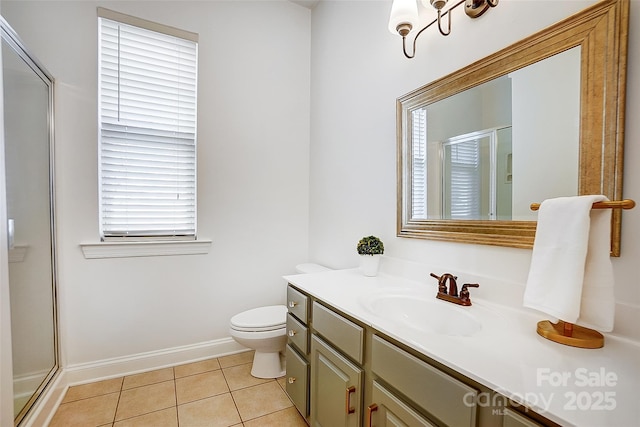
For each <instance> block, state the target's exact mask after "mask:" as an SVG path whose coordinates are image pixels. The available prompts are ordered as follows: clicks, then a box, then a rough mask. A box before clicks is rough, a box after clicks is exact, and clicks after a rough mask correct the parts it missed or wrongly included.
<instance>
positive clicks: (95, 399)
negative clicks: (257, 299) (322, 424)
mask: <svg viewBox="0 0 640 427" xmlns="http://www.w3.org/2000/svg"><path fill="white" fill-rule="evenodd" d="M252 358H253V352H245V353H239V354H234V355H231V356H224V357H220V358H215V359H208V360H204V361H201V362H196V363H190V364H186V365H178V366H174V367H170V368H165V369H159V370H156V371H151V372H145V373H141V374H136V375H130V376H125V377H121V378H114V379H110V380H105V381H99V382H95V383H90V384H84V385H79V386H74V387H70V388H69V390H68V391H67V394H66V395H65V397H64V399H63V401H62V403H61V405H60V407H59V408H58V411H57V412H56V414H55V415H54V417H53V419H52V420H51V423H50V424H49V427H75V426H78V427H97V426H100V427H102V426H112V427H133V426H135V427H141V426H148V427H227V426H234V427H236V426H237V427H240V426H244V427H257V426H260V427H269V426H274V427H276V426H277V427H307V424H306V423H305V421H304V419H303V418H302V416H301V415H300V414H299V413H298V411H297V410H296V409H295V407H294V406H293V404H292V403H291V400H289V397H288V396H287V394H286V393H285V392H284V388H285V383H284V378H278V379H275V380H273V379H259V378H254V377H252V376H251V374H250V370H251V361H252Z"/></svg>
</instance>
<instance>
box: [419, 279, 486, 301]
mask: <svg viewBox="0 0 640 427" xmlns="http://www.w3.org/2000/svg"><path fill="white" fill-rule="evenodd" d="M431 277H434V278H436V279H438V295H436V298H438V299H441V300H445V301H449V302H452V303H454V304H458V305H465V306H468V305H471V298H470V295H469V288H479V287H480V285H479V284H477V283H465V284H464V285H462V289H461V290H460V295H458V284H457V283H456V280H458V277H457V276H454V275H453V274H450V273H444V274H443V275H442V276H438V275H436V274H434V273H431ZM447 282H448V283H449V288H448V289H447Z"/></svg>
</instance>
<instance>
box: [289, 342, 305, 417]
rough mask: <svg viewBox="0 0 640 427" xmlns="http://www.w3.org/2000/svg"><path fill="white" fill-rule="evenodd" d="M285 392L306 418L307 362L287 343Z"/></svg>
mask: <svg viewBox="0 0 640 427" xmlns="http://www.w3.org/2000/svg"><path fill="white" fill-rule="evenodd" d="M286 357H287V378H286V385H285V386H286V389H287V394H288V395H289V397H290V398H291V401H292V402H293V404H294V405H296V408H298V411H300V413H301V414H302V415H303V416H304V417H305V418H306V417H307V416H309V363H308V362H307V361H306V360H304V359H303V358H302V357H300V356H299V355H298V353H297V352H296V351H295V350H294V349H293V348H292V347H291V346H290V345H287V350H286Z"/></svg>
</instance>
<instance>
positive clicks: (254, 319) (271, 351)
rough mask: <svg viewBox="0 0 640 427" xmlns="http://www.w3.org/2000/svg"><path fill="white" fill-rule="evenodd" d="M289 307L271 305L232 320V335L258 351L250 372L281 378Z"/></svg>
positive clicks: (255, 375) (230, 330) (262, 376)
mask: <svg viewBox="0 0 640 427" xmlns="http://www.w3.org/2000/svg"><path fill="white" fill-rule="evenodd" d="M286 329H287V307H286V306H284V305H270V306H266V307H258V308H254V309H251V310H247V311H243V312H242V313H238V314H236V315H235V316H233V317H232V318H231V321H230V322H229V333H230V335H231V337H232V338H233V339H234V340H235V341H236V342H237V343H238V344H241V345H243V346H245V347H248V348H251V349H253V350H255V354H254V356H253V366H252V367H251V375H253V376H254V377H257V378H278V377H281V376H283V375H284V374H285V369H284V363H282V361H281V360H280V354H284V350H285V345H286V344H287V336H286Z"/></svg>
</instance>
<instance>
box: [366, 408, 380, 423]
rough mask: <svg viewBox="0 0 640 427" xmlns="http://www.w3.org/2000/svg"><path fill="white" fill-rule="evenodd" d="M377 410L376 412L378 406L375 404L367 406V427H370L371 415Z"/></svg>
mask: <svg viewBox="0 0 640 427" xmlns="http://www.w3.org/2000/svg"><path fill="white" fill-rule="evenodd" d="M377 410H378V405H376V404H375V403H372V404H371V405H369V406H367V427H371V417H372V416H373V413H374V412H375V411H377Z"/></svg>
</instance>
